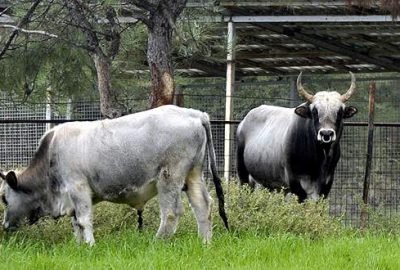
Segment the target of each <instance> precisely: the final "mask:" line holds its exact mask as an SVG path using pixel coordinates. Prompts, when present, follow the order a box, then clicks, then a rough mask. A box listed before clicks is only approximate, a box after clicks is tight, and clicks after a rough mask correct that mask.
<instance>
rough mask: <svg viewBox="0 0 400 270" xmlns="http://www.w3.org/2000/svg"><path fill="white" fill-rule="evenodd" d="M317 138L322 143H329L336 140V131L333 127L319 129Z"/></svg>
mask: <svg viewBox="0 0 400 270" xmlns="http://www.w3.org/2000/svg"><path fill="white" fill-rule="evenodd" d="M317 139H318V141H319V142H322V143H331V142H334V141H335V140H336V133H335V131H334V130H333V129H320V130H319V132H318V138H317Z"/></svg>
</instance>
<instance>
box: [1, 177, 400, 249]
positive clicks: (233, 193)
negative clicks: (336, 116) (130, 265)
mask: <svg viewBox="0 0 400 270" xmlns="http://www.w3.org/2000/svg"><path fill="white" fill-rule="evenodd" d="M223 187H224V190H225V201H226V211H227V214H228V219H229V223H230V227H231V231H230V232H229V233H233V234H234V235H241V234H242V233H251V234H255V235H257V236H260V237H264V236H265V237H267V236H270V235H272V236H273V235H275V234H279V235H281V234H287V233H289V234H293V235H299V236H305V237H310V238H313V239H314V238H324V237H335V236H339V235H340V236H342V235H343V234H358V233H360V231H359V230H357V229H354V228H350V227H346V226H344V225H343V224H342V222H341V219H340V218H337V217H333V216H331V215H329V202H328V201H326V200H320V201H306V202H305V203H302V204H299V203H298V202H297V199H296V197H295V196H285V195H284V194H283V193H280V192H269V191H267V190H265V189H256V190H255V191H254V192H252V191H251V190H250V189H249V188H248V187H245V186H240V185H239V184H237V182H235V181H230V182H224V183H223ZM210 189H211V194H212V196H213V199H214V203H213V204H214V207H213V222H214V231H215V232H216V233H218V234H224V233H228V232H226V230H225V229H224V226H223V223H222V221H221V219H220V217H219V215H218V207H217V199H216V198H215V192H214V187H213V185H212V184H210ZM182 198H183V201H184V207H185V210H186V211H185V214H184V215H183V217H182V218H181V220H180V222H179V225H178V230H177V237H179V235H182V234H196V233H197V224H196V219H195V217H194V215H193V213H192V211H191V209H190V206H189V203H188V201H187V199H186V196H185V195H183V194H182ZM0 210H2V209H0ZM159 212H160V211H159V205H158V199H157V198H154V199H152V200H151V201H150V202H149V203H148V204H147V205H146V207H145V210H144V213H143V217H144V231H146V232H148V233H150V234H153V235H155V233H156V231H157V229H158V226H159V223H160V217H159ZM369 217H370V219H369V226H368V228H367V229H366V230H364V231H363V232H364V233H365V232H366V233H389V234H395V233H396V232H398V231H399V229H398V228H400V226H398V225H399V224H400V218H398V219H393V217H391V218H390V219H389V218H388V217H385V216H382V215H381V214H379V211H378V212H376V211H372V210H369ZM0 218H1V219H2V213H1V214H0ZM93 227H94V231H95V238H98V237H104V236H107V235H113V234H115V235H117V234H118V233H120V232H123V231H126V230H132V229H133V228H136V227H137V215H136V211H135V210H133V209H131V208H130V207H129V206H127V205H118V204H113V203H107V202H103V203H100V204H98V205H96V206H95V207H94V226H93ZM14 235H16V237H17V239H19V241H23V240H24V239H25V238H29V239H38V240H39V239H40V241H41V242H42V243H43V241H44V243H49V244H56V243H60V242H68V241H74V237H73V230H72V226H71V225H70V219H69V218H67V217H64V218H61V219H60V220H57V221H54V220H52V219H51V218H46V219H43V220H41V221H40V222H39V223H38V224H37V225H34V226H23V227H22V228H21V230H20V231H19V232H18V233H17V234H14ZM7 237H8V236H7V235H6V234H5V233H3V232H2V231H1V232H0V238H2V239H5V238H7Z"/></svg>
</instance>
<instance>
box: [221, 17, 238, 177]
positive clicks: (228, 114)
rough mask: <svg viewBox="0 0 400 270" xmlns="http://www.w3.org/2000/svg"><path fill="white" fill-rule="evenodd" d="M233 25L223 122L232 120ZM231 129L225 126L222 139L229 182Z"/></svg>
mask: <svg viewBox="0 0 400 270" xmlns="http://www.w3.org/2000/svg"><path fill="white" fill-rule="evenodd" d="M235 36H236V33H235V25H234V23H233V22H232V20H230V21H229V22H228V42H227V56H226V62H227V65H226V92H225V121H231V120H232V111H233V108H232V95H233V93H234V88H235V39H236V38H235ZM232 141H233V127H232V125H231V124H229V123H226V124H225V137H224V177H225V179H226V180H229V179H230V177H231V170H232V148H233V147H232V145H233V142H232Z"/></svg>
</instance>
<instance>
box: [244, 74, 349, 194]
mask: <svg viewBox="0 0 400 270" xmlns="http://www.w3.org/2000/svg"><path fill="white" fill-rule="evenodd" d="M301 77H302V76H301V73H300V75H299V77H298V79H297V89H298V91H299V95H300V96H301V97H303V98H304V99H305V100H306V102H305V103H303V104H301V105H300V106H298V107H296V108H283V107H277V106H268V105H262V106H259V107H257V108H255V109H253V110H251V111H250V112H249V113H248V114H247V115H246V117H245V118H244V119H243V121H242V122H241V123H240V124H239V127H238V129H237V143H238V148H237V163H238V164H237V167H238V174H239V178H240V181H241V183H242V184H244V183H250V184H252V185H254V184H255V183H258V184H260V185H262V186H264V187H267V188H269V189H281V188H285V189H286V190H287V191H289V192H291V193H294V194H296V195H297V196H298V197H299V200H300V201H304V200H305V199H307V198H313V199H317V198H319V197H320V196H323V197H326V196H328V194H329V191H330V189H331V187H332V183H333V177H334V172H335V168H336V165H337V163H338V161H339V157H340V145H339V141H340V138H341V135H342V130H343V119H345V118H349V117H352V116H353V115H354V114H355V113H357V109H356V108H354V107H352V106H346V105H345V102H346V101H348V100H349V98H350V97H351V96H352V95H353V93H354V91H355V89H356V82H355V76H354V74H353V73H351V78H352V80H351V85H350V88H349V89H348V90H347V92H346V93H345V94H343V95H341V94H339V93H338V92H335V91H320V92H318V93H316V94H315V95H312V94H310V93H309V92H307V91H306V89H305V88H304V87H303V85H302V83H301Z"/></svg>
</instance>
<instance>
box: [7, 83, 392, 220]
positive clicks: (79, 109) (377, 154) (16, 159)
mask: <svg viewBox="0 0 400 270" xmlns="http://www.w3.org/2000/svg"><path fill="white" fill-rule="evenodd" d="M330 84H332V83H328V82H327V83H325V84H324V82H321V81H318V80H316V81H312V80H308V81H306V83H305V85H306V86H308V87H309V89H311V91H312V92H316V91H321V90H327V89H332V88H333V86H334V89H338V90H339V91H341V92H344V91H346V89H347V87H348V82H342V81H337V82H335V83H334V84H332V85H330ZM368 84H369V83H368V81H365V82H361V83H359V84H358V92H357V93H356V95H355V96H354V97H353V98H352V99H351V101H350V102H349V105H352V106H356V107H357V108H358V110H359V113H358V114H357V115H356V116H355V117H354V118H352V119H350V120H349V121H347V122H346V124H345V128H344V132H343V135H342V139H341V149H342V151H341V159H340V161H339V164H338V166H337V169H336V173H335V180H334V184H333V187H332V190H331V193H330V195H329V203H330V211H331V213H332V215H335V216H341V217H343V219H344V221H345V223H346V224H349V225H354V226H357V225H359V217H360V203H361V201H362V200H361V197H362V189H363V179H364V174H365V165H366V146H367V126H366V124H364V125H362V124H360V122H365V121H367V118H368V117H367V116H368ZM398 85H399V84H398V81H395V80H389V81H387V80H385V81H377V98H376V122H379V123H380V124H379V125H378V126H376V127H375V133H374V155H373V166H372V175H371V186H370V191H369V204H370V206H371V207H372V208H373V209H376V210H377V211H380V212H381V214H384V216H385V218H386V217H387V218H393V217H398V216H399V214H400V126H399V125H398V123H399V119H400V109H399V105H400V95H398V94H396V93H399V90H400V89H398ZM224 88H225V86H224V85H223V84H215V85H201V86H197V85H186V86H182V87H180V92H181V94H182V95H183V103H184V104H183V105H184V106H185V107H191V108H195V109H200V110H202V111H205V112H208V113H209V115H210V118H211V119H212V132H213V139H214V144H215V150H216V156H217V167H218V171H219V173H220V175H224V140H225V137H224V136H225V123H224V122H221V121H220V120H224V119H225V90H224ZM290 97H293V93H290V82H289V81H285V80H284V81H278V82H268V83H266V84H260V83H243V84H240V85H238V86H237V88H236V92H235V95H234V96H233V117H234V119H232V120H237V121H232V123H230V125H231V126H232V128H233V129H234V131H236V128H237V125H238V123H239V121H240V120H241V119H243V117H244V116H245V115H246V114H247V113H248V111H250V110H251V109H252V108H255V107H257V106H259V105H261V104H272V105H277V106H285V107H293V106H296V105H298V104H300V103H301V101H300V100H299V99H298V98H294V99H293V98H290ZM126 102H127V103H130V104H129V106H128V107H130V108H134V110H133V111H141V110H144V109H146V108H145V104H146V103H147V97H144V98H143V100H129V101H126ZM46 105H47V104H46V103H31V104H30V103H25V104H18V103H16V102H15V101H11V100H9V99H7V97H3V100H2V102H1V104H0V112H1V114H0V115H1V117H0V147H1V151H0V168H1V169H2V170H9V169H15V168H21V167H24V166H27V165H28V164H29V161H30V159H31V157H32V156H33V154H34V151H35V149H36V148H37V146H38V142H39V139H40V137H41V136H42V135H43V133H44V132H45V130H46V123H32V122H29V121H26V122H23V121H24V120H30V121H32V120H44V119H46ZM69 118H71V119H72V120H80V119H93V120H94V119H100V118H101V113H100V106H99V102H97V101H95V102H93V101H82V100H80V101H65V102H55V103H53V104H52V119H69ZM4 120H8V122H7V123H4V122H5V121H4ZM13 120H18V121H14V122H13ZM17 122H18V123H17ZM355 122H356V123H357V124H356V123H355ZM235 133H236V132H235ZM232 144H233V148H232V151H231V153H230V158H231V160H232V162H231V164H232V165H231V168H230V173H231V176H232V179H235V178H236V175H237V174H236V154H235V153H236V143H235V138H233V139H232ZM227 196H229V194H227Z"/></svg>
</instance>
